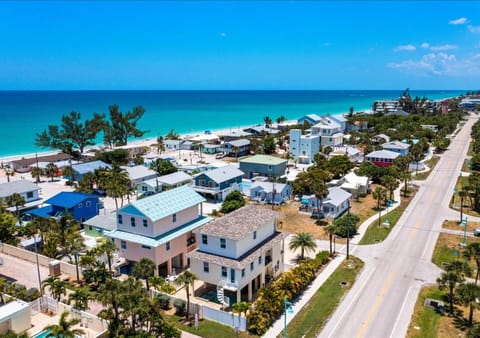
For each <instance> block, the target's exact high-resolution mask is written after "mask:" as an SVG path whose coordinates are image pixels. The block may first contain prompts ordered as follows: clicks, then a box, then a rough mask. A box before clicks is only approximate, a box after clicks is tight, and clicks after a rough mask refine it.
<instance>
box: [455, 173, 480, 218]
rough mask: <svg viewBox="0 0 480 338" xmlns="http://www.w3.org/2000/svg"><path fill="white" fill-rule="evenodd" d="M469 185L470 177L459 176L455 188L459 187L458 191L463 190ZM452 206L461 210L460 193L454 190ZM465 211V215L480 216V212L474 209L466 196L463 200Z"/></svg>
mask: <svg viewBox="0 0 480 338" xmlns="http://www.w3.org/2000/svg"><path fill="white" fill-rule="evenodd" d="M466 186H468V177H466V176H459V177H458V179H457V183H456V184H455V188H456V189H457V192H458V191H460V190H462V188H463V187H466ZM450 208H452V209H455V210H459V209H460V197H459V196H458V193H457V194H455V193H454V192H453V191H452V198H451V200H450ZM463 213H464V214H465V215H470V216H477V217H478V216H480V213H478V212H476V211H474V210H472V205H471V203H470V199H469V198H465V199H464V201H463Z"/></svg>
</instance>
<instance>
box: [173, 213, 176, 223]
mask: <svg viewBox="0 0 480 338" xmlns="http://www.w3.org/2000/svg"><path fill="white" fill-rule="evenodd" d="M176 221H177V214H173V215H172V222H173V223H175V222H176Z"/></svg>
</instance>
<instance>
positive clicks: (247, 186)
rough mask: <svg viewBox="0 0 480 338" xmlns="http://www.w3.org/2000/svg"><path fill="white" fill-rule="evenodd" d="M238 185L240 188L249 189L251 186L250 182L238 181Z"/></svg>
mask: <svg viewBox="0 0 480 338" xmlns="http://www.w3.org/2000/svg"><path fill="white" fill-rule="evenodd" d="M238 186H239V187H240V189H250V188H251V187H252V183H240V184H239V185H238Z"/></svg>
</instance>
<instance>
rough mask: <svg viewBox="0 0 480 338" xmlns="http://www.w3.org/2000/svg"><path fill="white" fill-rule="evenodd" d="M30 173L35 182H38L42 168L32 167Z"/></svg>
mask: <svg viewBox="0 0 480 338" xmlns="http://www.w3.org/2000/svg"><path fill="white" fill-rule="evenodd" d="M30 174H31V175H32V178H35V183H37V184H38V183H40V176H42V175H43V170H42V168H39V167H33V168H32V171H31V173H30Z"/></svg>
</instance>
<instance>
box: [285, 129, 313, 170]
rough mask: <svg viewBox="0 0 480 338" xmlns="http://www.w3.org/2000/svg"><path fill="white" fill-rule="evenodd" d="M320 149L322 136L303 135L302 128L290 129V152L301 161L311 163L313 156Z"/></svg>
mask: <svg viewBox="0 0 480 338" xmlns="http://www.w3.org/2000/svg"><path fill="white" fill-rule="evenodd" d="M319 151H320V136H318V135H302V131H301V130H300V129H292V130H290V154H291V155H292V156H293V157H294V158H296V159H298V162H299V163H303V164H310V163H312V162H313V157H314V156H315V154H317V153H318V152H319Z"/></svg>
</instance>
